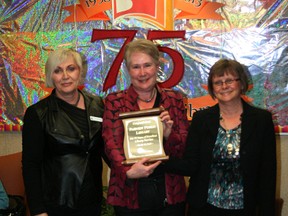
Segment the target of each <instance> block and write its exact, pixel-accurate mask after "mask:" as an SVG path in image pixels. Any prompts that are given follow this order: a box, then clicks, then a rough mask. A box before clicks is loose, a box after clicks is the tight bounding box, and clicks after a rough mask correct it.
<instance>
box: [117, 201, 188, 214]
mask: <svg viewBox="0 0 288 216" xmlns="http://www.w3.org/2000/svg"><path fill="white" fill-rule="evenodd" d="M114 209H115V214H116V216H184V215H185V203H184V202H183V203H178V204H175V205H166V206H163V207H162V208H159V209H147V210H141V209H128V208H126V207H119V206H115V207H114Z"/></svg>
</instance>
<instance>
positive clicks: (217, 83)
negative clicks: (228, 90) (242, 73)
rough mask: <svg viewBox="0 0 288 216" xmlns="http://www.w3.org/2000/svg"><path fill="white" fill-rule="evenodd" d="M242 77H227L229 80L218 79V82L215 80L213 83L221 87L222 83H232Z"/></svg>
mask: <svg viewBox="0 0 288 216" xmlns="http://www.w3.org/2000/svg"><path fill="white" fill-rule="evenodd" d="M239 80H240V79H239V78H236V79H227V80H224V81H221V80H219V81H216V82H213V85H215V86H217V87H220V86H222V85H224V84H225V85H232V84H233V83H234V82H236V81H239Z"/></svg>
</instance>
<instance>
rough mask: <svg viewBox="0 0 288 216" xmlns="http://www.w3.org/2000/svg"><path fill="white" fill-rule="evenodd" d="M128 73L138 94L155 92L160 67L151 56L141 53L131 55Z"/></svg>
mask: <svg viewBox="0 0 288 216" xmlns="http://www.w3.org/2000/svg"><path fill="white" fill-rule="evenodd" d="M128 71H129V75H130V80H131V83H132V85H133V87H134V89H135V91H136V92H137V93H138V94H141V93H147V92H152V91H153V89H154V87H155V84H156V78H157V72H158V65H157V64H156V63H155V62H154V61H153V58H152V57H151V56H150V55H148V54H146V53H143V52H139V51H136V52H133V53H131V56H130V63H129V68H128Z"/></svg>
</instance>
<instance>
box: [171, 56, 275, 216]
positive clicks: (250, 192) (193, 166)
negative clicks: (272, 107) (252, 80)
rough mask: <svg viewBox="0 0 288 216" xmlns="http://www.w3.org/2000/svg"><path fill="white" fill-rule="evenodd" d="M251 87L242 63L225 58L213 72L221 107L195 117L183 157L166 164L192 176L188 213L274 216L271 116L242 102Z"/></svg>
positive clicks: (211, 79)
mask: <svg viewBox="0 0 288 216" xmlns="http://www.w3.org/2000/svg"><path fill="white" fill-rule="evenodd" d="M247 89H248V78H247V74H246V71H245V69H244V68H243V66H242V65H241V64H240V63H239V62H237V61H235V60H227V59H221V60H219V61H217V62H216V63H215V64H214V65H213V66H212V68H211V69H210V73H209V77H208V91H209V94H210V95H211V96H212V98H214V99H217V101H218V103H217V104H216V105H215V106H212V107H210V108H208V109H205V110H201V111H197V112H195V113H194V115H193V118H192V122H191V126H190V128H189V133H188V136H187V144H186V150H185V153H184V156H183V159H182V160H179V159H172V158H171V159H170V160H169V162H167V163H166V165H167V169H168V168H169V171H171V172H173V173H177V174H181V175H186V176H190V180H189V181H190V182H189V189H188V194H187V200H188V204H189V210H188V215H191V216H194V215H195V216H256V215H257V216H274V215H275V211H274V206H275V185H276V141H275V134H274V125H273V122H272V116H271V113H270V112H268V111H266V110H262V109H259V108H256V107H254V106H251V105H250V104H248V103H247V102H245V101H244V100H243V99H242V97H241V94H244V93H245V92H246V91H247ZM167 171H168V170H167Z"/></svg>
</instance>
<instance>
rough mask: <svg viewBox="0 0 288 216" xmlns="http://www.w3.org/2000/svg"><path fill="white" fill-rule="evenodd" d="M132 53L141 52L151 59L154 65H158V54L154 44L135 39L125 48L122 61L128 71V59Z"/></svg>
mask: <svg viewBox="0 0 288 216" xmlns="http://www.w3.org/2000/svg"><path fill="white" fill-rule="evenodd" d="M134 52H142V53H145V54H147V55H149V56H151V57H152V59H153V61H154V63H155V64H156V65H159V64H160V62H159V59H160V52H159V50H158V47H157V45H156V44H154V43H153V42H152V41H150V40H147V39H137V40H134V41H132V42H130V43H128V44H127V45H126V46H125V51H124V60H125V64H126V67H127V68H128V69H129V66H130V57H131V54H132V53H134Z"/></svg>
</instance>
